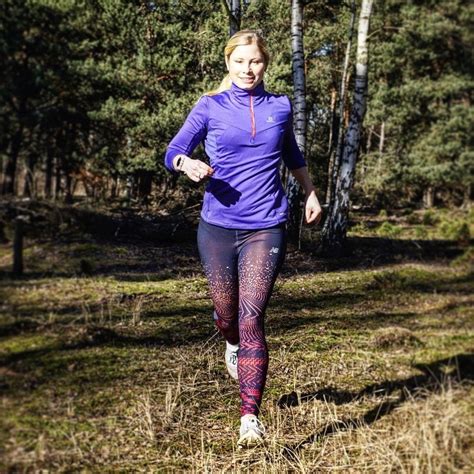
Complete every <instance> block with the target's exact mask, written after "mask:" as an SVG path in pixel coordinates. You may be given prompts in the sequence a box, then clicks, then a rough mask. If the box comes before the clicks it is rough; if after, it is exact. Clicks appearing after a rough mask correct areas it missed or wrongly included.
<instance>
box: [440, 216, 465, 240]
mask: <svg viewBox="0 0 474 474" xmlns="http://www.w3.org/2000/svg"><path fill="white" fill-rule="evenodd" d="M437 230H438V231H439V234H440V236H441V237H443V238H444V239H448V240H456V241H458V242H466V243H467V242H469V240H470V239H471V232H470V230H469V224H468V223H467V222H466V221H465V220H461V219H445V220H442V221H441V222H440V223H439V224H438V226H437Z"/></svg>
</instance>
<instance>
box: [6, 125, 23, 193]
mask: <svg viewBox="0 0 474 474" xmlns="http://www.w3.org/2000/svg"><path fill="white" fill-rule="evenodd" d="M22 140H23V127H20V128H19V129H18V131H17V132H16V133H15V135H13V139H12V142H11V145H10V155H9V156H8V159H7V164H6V166H5V175H4V176H3V186H2V194H3V195H5V194H12V195H13V194H15V179H16V169H17V163H18V155H19V153H20V147H21V142H22Z"/></svg>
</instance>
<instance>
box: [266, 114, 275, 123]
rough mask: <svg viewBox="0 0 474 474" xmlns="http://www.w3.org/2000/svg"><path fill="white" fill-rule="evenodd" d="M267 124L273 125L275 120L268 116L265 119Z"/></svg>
mask: <svg viewBox="0 0 474 474" xmlns="http://www.w3.org/2000/svg"><path fill="white" fill-rule="evenodd" d="M267 123H275V119H274V118H273V117H272V116H271V115H269V116H268V117H267Z"/></svg>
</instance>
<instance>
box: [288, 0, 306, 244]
mask: <svg viewBox="0 0 474 474" xmlns="http://www.w3.org/2000/svg"><path fill="white" fill-rule="evenodd" d="M291 51H292V65H293V91H294V101H293V127H294V132H295V137H296V143H297V144H298V147H299V149H300V150H301V153H303V155H304V154H305V149H306V87H305V70H304V46H303V1H302V0H292V5H291ZM286 192H287V195H288V205H289V210H290V220H289V233H290V235H291V236H292V237H293V238H294V237H296V236H299V229H300V226H301V223H300V220H301V219H300V216H301V209H300V186H299V184H298V182H297V181H296V179H295V178H294V177H293V175H291V174H289V176H288V183H287V186H286Z"/></svg>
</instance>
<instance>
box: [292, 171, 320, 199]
mask: <svg viewBox="0 0 474 474" xmlns="http://www.w3.org/2000/svg"><path fill="white" fill-rule="evenodd" d="M290 173H291V174H292V175H293V176H294V177H295V179H296V181H298V183H299V184H300V186H301V187H302V188H303V190H304V192H305V194H306V195H308V194H310V193H311V192H312V191H314V192H316V188H315V187H314V184H313V182H312V181H311V178H310V177H309V173H308V168H307V167H306V166H303V167H302V168H297V169H295V170H290Z"/></svg>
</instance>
